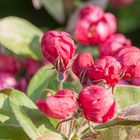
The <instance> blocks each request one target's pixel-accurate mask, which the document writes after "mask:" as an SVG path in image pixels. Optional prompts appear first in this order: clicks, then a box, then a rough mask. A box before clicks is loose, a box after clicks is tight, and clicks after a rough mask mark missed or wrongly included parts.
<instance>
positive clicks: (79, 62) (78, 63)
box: [72, 53, 94, 77]
mask: <svg viewBox="0 0 140 140" xmlns="http://www.w3.org/2000/svg"><path fill="white" fill-rule="evenodd" d="M93 64H94V61H93V57H92V55H91V54H90V53H81V54H78V55H77V57H76V58H75V60H74V62H73V65H72V70H73V72H74V73H75V75H77V76H78V77H80V74H81V72H82V71H84V70H86V69H87V68H88V67H90V66H92V65H93Z"/></svg>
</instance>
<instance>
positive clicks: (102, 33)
mask: <svg viewBox="0 0 140 140" xmlns="http://www.w3.org/2000/svg"><path fill="white" fill-rule="evenodd" d="M92 12H93V13H92V14H93V15H94V12H96V11H94V10H93V11H92ZM97 13H98V14H99V15H100V16H99V17H101V18H99V19H98V20H95V19H94V18H92V16H90V15H92V14H90V15H89V16H86V17H85V18H82V19H81V20H79V22H78V23H77V26H76V31H75V36H76V38H77V40H78V41H80V42H81V43H85V44H91V45H92V44H99V43H102V42H104V41H106V40H107V39H108V38H109V37H110V36H111V35H112V34H113V33H115V32H116V26H117V23H116V18H115V16H114V15H112V14H111V13H105V14H103V15H102V16H101V14H100V12H97ZM97 13H96V16H97V17H98V15H97Z"/></svg>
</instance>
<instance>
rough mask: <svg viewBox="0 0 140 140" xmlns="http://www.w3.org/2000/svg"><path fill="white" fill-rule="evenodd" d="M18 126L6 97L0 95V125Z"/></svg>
mask: <svg viewBox="0 0 140 140" xmlns="http://www.w3.org/2000/svg"><path fill="white" fill-rule="evenodd" d="M1 92H2V91H1ZM1 123H2V124H8V125H18V122H17V121H16V119H15V116H14V114H13V112H12V111H11V108H10V106H9V102H8V96H7V95H4V94H2V93H0V124H1Z"/></svg>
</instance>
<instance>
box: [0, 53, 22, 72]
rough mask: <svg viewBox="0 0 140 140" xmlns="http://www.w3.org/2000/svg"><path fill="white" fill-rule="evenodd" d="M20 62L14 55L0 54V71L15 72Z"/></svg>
mask: <svg viewBox="0 0 140 140" xmlns="http://www.w3.org/2000/svg"><path fill="white" fill-rule="evenodd" d="M19 68H20V63H19V61H18V59H17V58H16V57H13V56H8V55H5V54H0V72H8V73H17V72H18V71H19Z"/></svg>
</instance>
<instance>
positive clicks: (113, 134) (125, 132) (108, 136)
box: [88, 126, 140, 140]
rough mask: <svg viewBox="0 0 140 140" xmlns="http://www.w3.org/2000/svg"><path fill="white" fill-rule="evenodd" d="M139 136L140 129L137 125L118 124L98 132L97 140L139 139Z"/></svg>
mask: <svg viewBox="0 0 140 140" xmlns="http://www.w3.org/2000/svg"><path fill="white" fill-rule="evenodd" d="M139 136H140V129H139V128H137V127H128V126H127V127H124V126H116V127H111V128H108V129H106V130H104V131H102V132H101V133H99V134H97V135H96V140H138V139H139ZM92 138H93V137H92ZM88 140H92V139H88Z"/></svg>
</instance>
